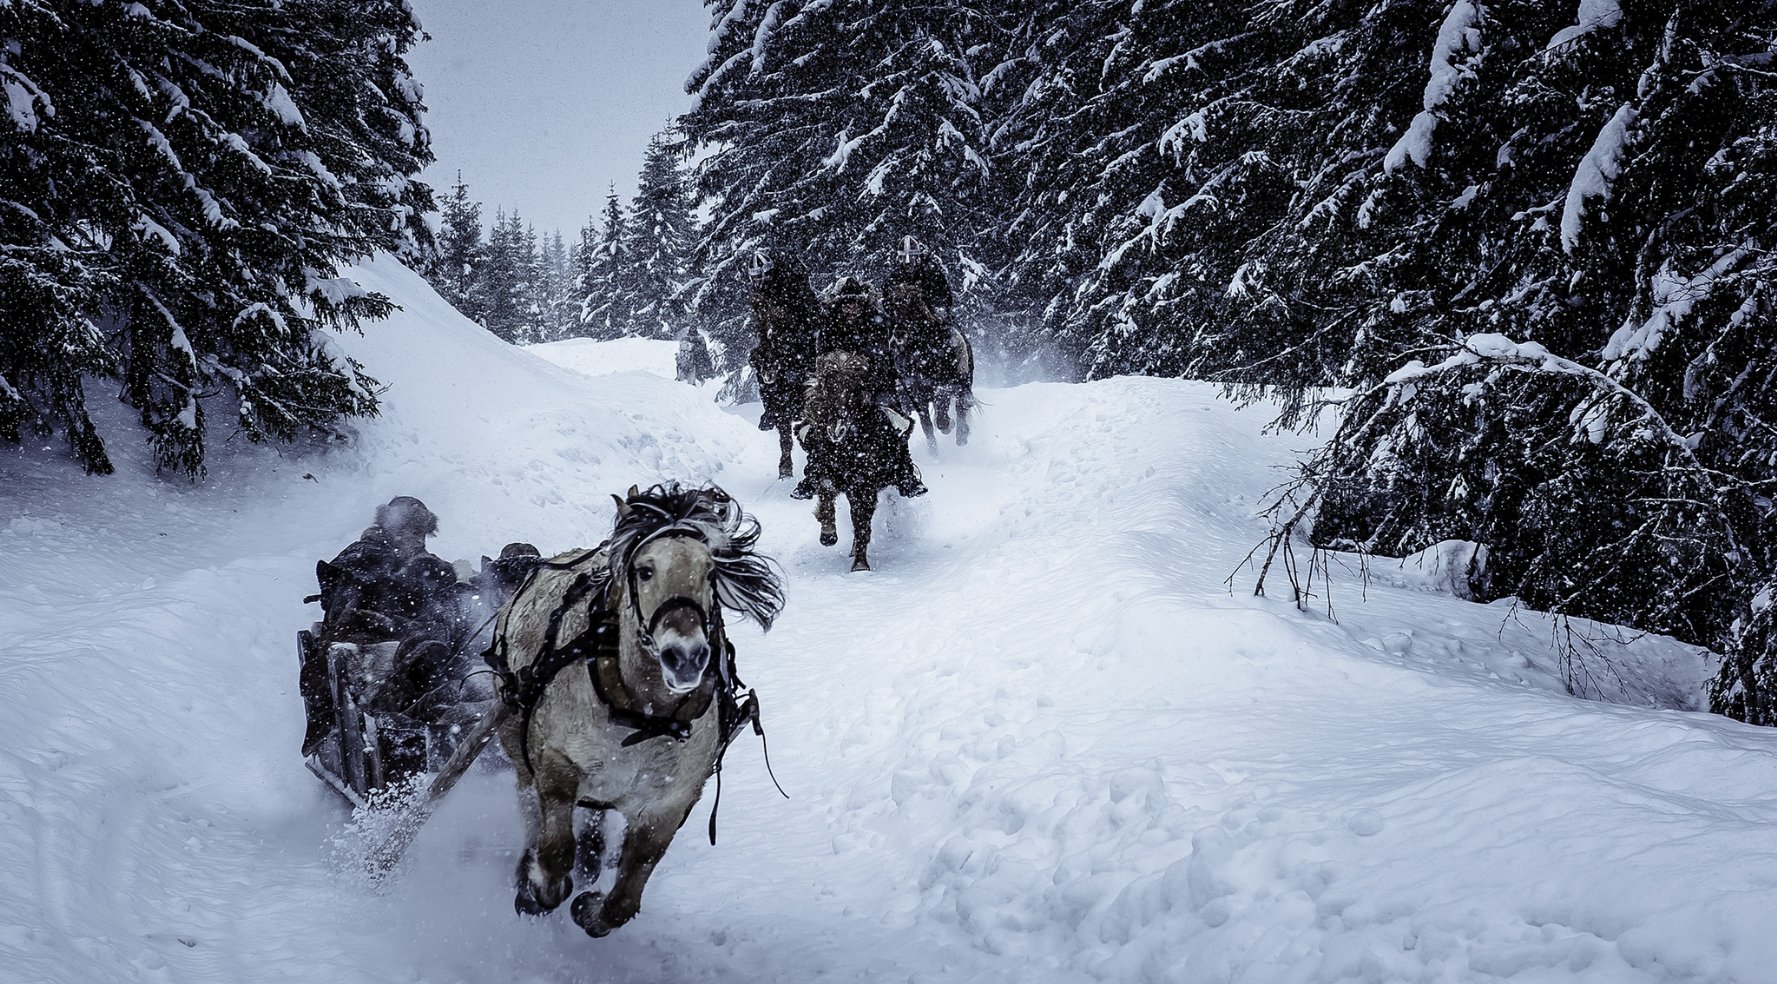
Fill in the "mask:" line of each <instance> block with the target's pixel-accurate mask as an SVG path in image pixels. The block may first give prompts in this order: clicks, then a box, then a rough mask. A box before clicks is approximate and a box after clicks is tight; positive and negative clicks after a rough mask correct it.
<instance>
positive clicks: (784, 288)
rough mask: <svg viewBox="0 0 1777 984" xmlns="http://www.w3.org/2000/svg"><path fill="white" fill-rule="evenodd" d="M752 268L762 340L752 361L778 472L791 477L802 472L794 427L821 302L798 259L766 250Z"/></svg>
mask: <svg viewBox="0 0 1777 984" xmlns="http://www.w3.org/2000/svg"><path fill="white" fill-rule="evenodd" d="M749 273H750V275H751V278H752V284H753V302H752V303H753V330H754V331H755V333H757V335H758V338H759V344H758V345H757V346H755V347H754V349H753V353H752V355H751V356H750V357H749V359H748V361H749V362H751V363H752V366H753V372H754V374H755V375H756V376H757V377H758V379H759V399H760V400H761V402H763V403H764V404H765V412H764V414H763V415H761V416H760V418H759V429H760V430H776V431H777V443H778V452H779V455H778V463H777V475H778V477H779V478H790V477H792V476H794V475H795V474H796V469H795V464H794V462H792V461H791V458H790V449H791V447H792V446H793V443H792V441H791V438H790V434H791V427H792V426H793V425H794V424H795V422H796V421H798V420H800V419H802V397H803V386H804V384H805V383H806V382H807V380H808V376H809V373H811V372H812V371H813V370H814V359H815V352H816V339H817V333H818V332H819V330H820V329H819V325H820V321H821V302H820V299H819V298H817V297H816V296H815V293H814V288H812V287H810V286H809V285H808V274H807V273H806V272H805V271H803V270H802V269H801V268H800V267H798V266H796V265H795V264H792V263H789V262H785V261H780V260H774V259H772V258H770V257H767V256H763V255H762V256H760V257H759V258H757V259H755V261H754V263H753V266H752V268H751V269H750V271H749Z"/></svg>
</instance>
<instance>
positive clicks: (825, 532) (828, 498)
mask: <svg viewBox="0 0 1777 984" xmlns="http://www.w3.org/2000/svg"><path fill="white" fill-rule="evenodd" d="M837 513H838V509H837V507H836V506H835V505H834V496H833V495H832V494H831V493H827V492H822V493H821V495H820V498H818V499H816V500H815V504H814V518H815V519H816V520H818V521H819V522H820V524H821V546H823V547H830V546H832V545H833V544H835V543H838V542H839V525H838V515H837Z"/></svg>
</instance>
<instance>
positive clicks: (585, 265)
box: [576, 187, 635, 339]
mask: <svg viewBox="0 0 1777 984" xmlns="http://www.w3.org/2000/svg"><path fill="white" fill-rule="evenodd" d="M599 218H600V220H601V222H600V226H599V230H598V239H597V240H596V242H594V244H593V247H592V249H591V251H590V252H587V251H586V249H585V247H584V246H582V248H581V250H582V253H583V254H584V257H585V258H584V259H583V260H582V262H581V273H580V278H579V283H578V284H576V287H577V289H578V291H579V294H580V334H582V335H584V336H586V337H588V338H600V339H608V338H622V337H624V336H625V335H630V334H634V331H633V320H632V317H631V311H632V310H633V308H632V306H631V305H632V303H633V301H634V298H635V289H634V280H633V278H634V264H633V263H632V262H631V257H630V254H629V248H630V245H631V240H630V237H629V216H628V214H627V212H626V210H625V209H624V207H623V201H622V200H621V199H619V198H618V197H617V189H616V188H615V187H612V188H611V189H610V191H609V192H607V193H606V195H605V208H604V211H603V212H601V213H600V215H599Z"/></svg>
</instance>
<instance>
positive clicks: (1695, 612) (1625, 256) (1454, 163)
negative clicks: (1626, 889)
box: [1259, 2, 1777, 719]
mask: <svg viewBox="0 0 1777 984" xmlns="http://www.w3.org/2000/svg"><path fill="white" fill-rule="evenodd" d="M1578 7H1579V9H1578V11H1577V13H1578V16H1577V17H1575V16H1574V12H1573V11H1568V12H1566V13H1561V12H1556V13H1555V14H1551V13H1550V11H1549V10H1548V9H1547V8H1545V7H1544V5H1541V4H1532V3H1523V4H1513V3H1503V2H1501V3H1489V4H1484V5H1481V4H1477V5H1469V6H1467V7H1465V6H1464V4H1462V3H1456V4H1452V5H1449V6H1448V7H1447V9H1446V10H1445V11H1444V14H1443V16H1442V18H1441V20H1439V21H1438V22H1437V24H1436V25H1432V24H1428V25H1427V28H1426V29H1425V30H1423V31H1422V32H1421V34H1422V36H1423V37H1426V38H1428V39H1429V42H1428V44H1427V48H1428V50H1429V51H1430V53H1431V56H1430V59H1429V62H1430V65H1431V69H1430V71H1429V72H1427V73H1425V74H1426V75H1427V77H1428V78H1429V82H1428V84H1427V86H1426V89H1425V93H1424V98H1423V99H1422V100H1420V101H1419V104H1418V106H1417V107H1408V108H1407V109H1406V110H1403V111H1402V112H1403V116H1402V120H1401V122H1402V125H1401V126H1400V128H1399V129H1398V130H1397V131H1396V132H1395V134H1394V136H1393V139H1392V140H1386V139H1374V138H1373V139H1371V140H1370V141H1366V142H1363V143H1353V144H1347V145H1344V147H1345V149H1344V150H1343V152H1342V153H1341V157H1342V158H1343V159H1345V160H1346V161H1347V162H1348V163H1346V164H1345V165H1344V174H1343V175H1342V176H1340V178H1339V180H1338V182H1336V183H1334V182H1328V186H1330V187H1337V188H1341V189H1349V190H1348V191H1345V192H1343V193H1340V194H1328V195H1326V196H1325V197H1323V198H1321V199H1320V200H1319V201H1317V202H1316V203H1315V205H1314V206H1313V208H1320V209H1322V211H1320V212H1318V213H1317V212H1315V211H1313V208H1311V209H1304V208H1303V207H1302V205H1301V203H1298V204H1297V205H1296V206H1294V208H1295V210H1296V211H1297V212H1298V213H1300V214H1301V215H1302V217H1303V218H1308V217H1309V216H1311V215H1312V216H1315V217H1316V220H1317V221H1315V222H1313V223H1305V222H1302V221H1300V220H1298V221H1293V222H1288V223H1284V224H1282V225H1281V226H1280V228H1281V229H1283V230H1284V231H1282V232H1280V233H1279V234H1278V236H1277V237H1275V241H1276V242H1277V244H1278V245H1277V246H1276V248H1275V249H1273V251H1272V255H1273V257H1274V260H1273V266H1272V268H1271V269H1270V271H1268V276H1267V278H1266V279H1264V280H1262V281H1259V283H1260V285H1261V287H1262V288H1263V289H1266V290H1270V291H1272V293H1273V296H1274V297H1277V298H1279V299H1280V300H1279V303H1278V306H1279V307H1280V308H1287V307H1289V306H1293V307H1294V308H1295V309H1296V310H1297V311H1302V312H1307V317H1306V318H1305V322H1304V325H1303V330H1302V335H1301V337H1303V338H1306V339H1311V340H1312V339H1327V338H1331V339H1332V340H1333V342H1334V343H1335V344H1333V345H1332V346H1330V347H1328V349H1327V351H1338V350H1339V348H1340V347H1343V348H1344V350H1345V352H1346V355H1345V359H1344V361H1343V362H1342V363H1341V364H1340V365H1339V366H1338V367H1337V368H1336V371H1330V372H1329V371H1327V369H1326V368H1322V369H1319V370H1314V369H1313V368H1312V365H1311V362H1310V360H1308V359H1307V358H1305V357H1301V356H1299V355H1298V356H1292V358H1293V359H1294V364H1295V365H1296V366H1297V367H1299V368H1297V369H1296V370H1294V371H1293V374H1292V375H1289V376H1286V377H1284V379H1285V381H1287V382H1289V384H1290V385H1291V386H1292V388H1293V389H1294V390H1295V391H1296V392H1298V393H1301V394H1303V395H1304V396H1305V397H1306V396H1308V395H1310V393H1309V391H1308V389H1307V387H1308V386H1310V385H1312V383H1313V381H1314V379H1315V378H1316V375H1317V373H1318V374H1322V375H1321V376H1320V378H1324V379H1325V380H1326V381H1328V382H1339V383H1344V384H1347V385H1356V386H1358V387H1360V389H1364V392H1363V393H1362V395H1360V396H1359V397H1357V398H1356V399H1353V400H1350V401H1348V402H1347V403H1346V404H1345V406H1344V414H1343V417H1342V421H1341V425H1340V428H1339V430H1338V431H1337V433H1336V434H1335V436H1334V438H1333V440H1332V441H1331V442H1330V443H1329V445H1328V446H1327V449H1326V450H1324V451H1323V452H1321V453H1320V454H1318V455H1317V456H1316V457H1315V458H1314V459H1313V460H1311V461H1310V462H1309V465H1308V470H1307V474H1308V477H1309V478H1310V480H1311V483H1312V485H1313V489H1314V491H1313V492H1312V493H1311V495H1312V496H1314V497H1315V499H1316V502H1317V505H1318V515H1317V517H1316V519H1315V524H1314V538H1315V541H1316V542H1317V543H1322V544H1338V545H1350V544H1357V545H1361V546H1363V547H1366V548H1368V549H1374V550H1378V551H1381V552H1384V553H1390V554H1400V553H1406V552H1410V551H1412V550H1416V549H1419V548H1422V547H1425V546H1427V545H1429V544H1430V543H1433V542H1435V541H1437V540H1440V539H1444V538H1449V537H1460V538H1464V539H1471V540H1475V541H1478V542H1480V543H1482V544H1484V545H1485V546H1486V547H1487V553H1486V557H1485V563H1484V564H1478V565H1477V566H1476V568H1475V569H1474V570H1473V571H1472V572H1471V583H1472V586H1473V587H1474V589H1475V593H1476V595H1477V596H1478V597H1480V598H1483V599H1486V598H1496V597H1504V596H1508V595H1509V596H1516V597H1518V598H1520V599H1521V600H1523V601H1524V602H1525V603H1526V604H1528V605H1530V606H1531V607H1535V608H1539V609H1543V610H1548V611H1553V612H1557V613H1562V614H1572V615H1583V616H1589V617H1595V618H1600V619H1604V620H1607V621H1611V622H1617V623H1622V624H1627V625H1631V626H1635V627H1638V628H1645V629H1651V630H1655V631H1661V632H1668V633H1671V634H1673V635H1676V636H1678V637H1680V638H1682V639H1686V640H1688V641H1692V642H1697V643H1701V644H1706V645H1711V646H1716V647H1730V646H1733V647H1737V648H1736V649H1735V650H1734V652H1735V653H1736V656H1737V658H1736V659H1734V660H1730V666H1729V667H1728V669H1727V671H1725V672H1724V677H1723V680H1722V681H1720V682H1718V692H1717V694H1716V706H1717V708H1718V709H1720V710H1725V711H1728V712H1730V713H1736V714H1738V715H1740V716H1743V717H1747V718H1749V719H1766V718H1767V715H1769V711H1768V710H1761V707H1764V708H1768V707H1769V706H1770V705H1769V704H1768V703H1763V702H1765V701H1768V700H1769V696H1767V695H1768V693H1769V691H1768V685H1767V684H1764V683H1761V680H1763V679H1768V670H1761V669H1760V667H1761V666H1762V665H1766V664H1767V663H1768V656H1767V654H1766V652H1765V650H1764V649H1763V648H1761V647H1764V646H1765V645H1766V643H1765V642H1763V641H1761V640H1762V639H1763V638H1764V636H1761V634H1760V633H1759V632H1758V630H1757V626H1758V624H1759V617H1760V616H1759V614H1755V613H1753V612H1750V611H1748V609H1747V608H1746V604H1747V595H1748V594H1749V593H1750V590H1749V584H1751V583H1752V582H1755V581H1756V580H1757V578H1758V577H1759V576H1761V573H1762V574H1763V576H1765V577H1768V576H1769V572H1770V571H1771V570H1772V569H1773V565H1772V557H1771V549H1770V547H1769V546H1767V544H1768V540H1769V538H1768V537H1767V536H1766V527H1767V523H1768V520H1769V515H1770V506H1769V502H1770V500H1769V493H1768V486H1769V484H1770V483H1771V482H1772V481H1773V480H1774V479H1777V475H1773V465H1772V462H1773V460H1777V459H1774V457H1773V451H1777V448H1773V447H1772V446H1771V443H1770V442H1771V438H1770V437H1769V436H1768V430H1767V428H1766V427H1765V426H1764V423H1763V422H1764V421H1765V420H1766V419H1767V418H1768V416H1769V410H1768V408H1769V407H1770V406H1771V400H1772V394H1771V392H1770V390H1769V384H1768V383H1767V382H1766V380H1767V379H1768V378H1769V377H1770V374H1771V373H1772V372H1773V371H1777V364H1773V363H1772V362H1771V360H1772V356H1771V353H1772V351H1773V348H1772V342H1773V341H1777V339H1773V338H1772V335H1771V331H1772V323H1771V309H1770V304H1771V298H1770V296H1769V291H1770V284H1771V282H1772V280H1771V274H1772V271H1771V269H1770V264H1771V259H1770V253H1769V246H1768V244H1769V243H1770V242H1771V239H1772V232H1773V227H1772V222H1773V214H1774V213H1777V193H1774V191H1777V168H1774V167H1773V161H1772V155H1771V141H1772V135H1771V127H1772V120H1773V119H1774V118H1777V115H1774V114H1773V112H1772V91H1771V90H1772V86H1773V79H1772V78H1771V77H1770V76H1769V74H1768V73H1767V72H1766V71H1765V69H1764V68H1763V67H1761V66H1764V65H1765V64H1767V63H1768V62H1769V61H1770V60H1771V57H1772V51H1773V36H1772V25H1773V24H1777V20H1773V17H1772V14H1773V6H1772V5H1771V4H1769V3H1761V4H1755V5H1751V6H1748V7H1745V8H1735V9H1728V8H1723V7H1717V6H1706V5H1694V4H1681V3H1673V2H1668V3H1648V4H1624V5H1622V6H1617V5H1615V4H1606V3H1595V2H1586V3H1581V4H1579V5H1578ZM1434 26H1435V27H1436V30H1435V32H1434V31H1433V30H1431V28H1432V27H1434ZM1387 133H1388V131H1387V130H1386V129H1382V130H1379V131H1378V132H1377V137H1381V136H1384V135H1386V134H1387ZM1366 143H1367V145H1368V146H1370V147H1371V148H1372V150H1370V151H1368V152H1361V153H1360V151H1359V149H1358V148H1360V147H1361V146H1363V145H1365V144H1366ZM1329 146H1333V147H1335V148H1338V147H1340V146H1341V145H1340V144H1338V143H1337V142H1334V141H1331V140H1329ZM1366 155H1367V156H1369V157H1370V158H1372V161H1371V163H1369V164H1367V165H1366V164H1362V163H1361V162H1359V163H1351V161H1352V159H1353V158H1354V157H1363V156H1366ZM1311 187H1312V186H1311ZM1323 202H1324V203H1325V205H1324V207H1323V205H1322V203H1323ZM1353 204H1355V206H1356V207H1355V209H1353V208H1350V207H1348V206H1350V205H1353ZM1317 271H1318V273H1317ZM1286 288H1287V289H1286ZM1495 333H1497V334H1495ZM1347 336H1348V337H1349V340H1348V341H1347V340H1346V337H1347ZM1506 336H1510V339H1514V340H1516V341H1508V340H1507V337H1506ZM1279 351H1286V352H1287V351H1288V350H1287V348H1280V349H1279ZM1452 351H1454V352H1455V354H1454V355H1451V356H1447V355H1446V353H1450V352H1452ZM1421 353H1423V354H1421ZM1416 354H1417V355H1418V359H1417V360H1416V362H1415V363H1410V364H1409V366H1408V368H1407V369H1405V370H1398V371H1394V372H1392V373H1391V372H1390V368H1389V367H1390V366H1391V364H1398V363H1399V362H1401V361H1402V360H1403V359H1406V358H1408V357H1410V356H1414V355H1416ZM1419 363H1434V364H1435V365H1434V367H1433V368H1431V369H1425V368H1420V367H1419ZM1748 626H1750V627H1751V628H1752V629H1753V631H1751V632H1746V631H1743V630H1745V629H1746V628H1747V627H1748ZM1761 673H1765V674H1767V676H1766V677H1761V675H1760V674H1761Z"/></svg>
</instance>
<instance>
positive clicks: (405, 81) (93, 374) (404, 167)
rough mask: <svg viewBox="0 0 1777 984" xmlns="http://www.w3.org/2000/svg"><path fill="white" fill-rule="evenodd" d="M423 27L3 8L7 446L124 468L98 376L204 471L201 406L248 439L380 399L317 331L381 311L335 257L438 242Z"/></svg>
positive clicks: (1, 402)
mask: <svg viewBox="0 0 1777 984" xmlns="http://www.w3.org/2000/svg"><path fill="white" fill-rule="evenodd" d="M418 34H419V29H418V25H417V24H416V23H415V22H414V20H413V17H412V13H411V11H410V10H409V9H408V7H407V4H406V3H405V2H402V0H371V2H361V3H360V2H346V0H306V2H291V3H284V4H245V5H243V4H235V3H220V2H213V0H185V2H179V3H175V2H170V0H144V2H142V3H131V4H120V3H101V4H67V3H53V2H48V0H14V2H10V3H6V4H4V5H0V95H3V98H4V102H5V105H6V109H7V112H6V114H5V116H4V119H3V120H0V128H4V132H5V133H6V139H5V140H4V141H0V202H4V203H5V204H4V205H0V247H3V248H0V296H4V297H5V298H6V304H5V306H4V307H3V308H0V328H3V330H0V438H4V439H8V440H14V441H16V440H19V439H21V438H22V436H23V435H24V434H25V433H27V432H37V433H45V434H47V433H51V432H54V431H61V432H62V433H63V434H64V435H65V436H66V438H67V440H68V442H69V444H70V447H71V449H72V451H73V453H74V455H75V456H76V457H77V459H78V460H80V461H81V463H82V464H84V465H85V466H86V468H87V469H88V470H89V471H92V472H109V471H111V470H112V465H111V461H110V456H109V455H108V454H107V452H106V448H105V440H104V438H103V437H102V436H101V435H100V434H99V432H98V428H97V427H96V426H95V425H94V423H93V421H92V419H91V417H90V416H89V414H88V410H87V394H86V387H87V385H88V384H89V383H90V382H91V381H93V380H103V379H113V380H117V381H118V382H120V383H121V384H122V395H123V399H124V400H125V401H126V402H127V403H128V404H129V405H130V406H132V407H133V408H135V409H136V410H137V411H138V412H139V414H140V417H141V420H142V423H143V424H144V426H145V427H146V428H147V430H148V432H149V436H150V441H151V444H152V447H153V451H154V457H155V460H156V461H157V463H158V464H159V466H160V467H162V468H164V469H169V470H175V471H183V472H185V473H187V474H189V475H192V476H197V475H199V474H201V473H202V471H203V460H204V449H205V446H206V440H205V438H206V434H207V433H208V413H209V411H210V409H211V408H212V407H224V408H226V410H225V412H228V413H229V414H230V415H231V416H232V418H233V420H234V422H235V424H236V425H237V426H238V427H239V428H240V429H241V431H242V433H244V434H245V436H246V437H247V438H248V439H250V440H255V441H258V440H265V439H268V438H280V439H289V438H293V437H295V436H296V435H297V434H298V433H299V432H300V431H301V430H303V429H305V428H309V427H317V426H326V425H327V424H329V423H330V422H332V421H334V420H336V419H337V418H339V417H340V416H342V415H352V414H368V413H373V412H374V411H375V407H376V399H375V396H374V393H373V382H372V380H370V379H369V378H368V377H367V376H365V374H364V372H363V370H362V367H360V366H358V365H357V364H356V363H354V362H352V361H351V360H350V359H349V358H347V357H345V356H343V355H341V354H339V353H338V352H337V350H336V349H334V348H333V347H332V346H331V345H330V343H329V341H328V339H327V330H328V329H335V328H351V327H354V326H356V325H357V324H358V323H359V321H360V320H362V319H366V318H375V317H378V316H381V315H382V314H384V313H386V311H387V310H388V304H387V301H386V300H385V299H383V298H381V297H377V296H374V295H371V294H369V293H368V292H366V291H364V290H362V289H361V288H359V287H358V286H357V285H356V284H355V283H353V282H352V281H351V280H349V279H348V278H343V277H340V276H339V275H338V268H339V267H340V265H341V264H343V263H345V262H349V261H350V260H352V259H355V258H358V257H362V256H365V255H368V254H369V253H371V252H373V251H375V250H378V249H390V250H395V251H397V252H400V253H403V254H404V255H407V256H409V257H410V258H414V259H422V258H423V254H424V253H425V251H427V250H429V249H430V248H431V247H432V244H431V240H430V234H429V232H428V230H427V228H426V226H425V222H424V216H425V213H427V212H429V211H430V209H431V207H432V203H431V194H430V191H429V190H428V189H426V188H425V186H423V185H420V184H418V183H417V182H415V181H413V180H412V177H413V175H414V174H416V173H417V172H418V171H419V169H420V168H421V167H422V166H424V164H425V163H427V162H428V161H429V160H430V151H429V148H428V141H427V135H426V131H425V129H424V127H423V126H422V125H421V123H420V114H421V104H420V91H419V87H418V85H417V83H415V82H414V81H413V79H412V77H411V76H410V75H409V73H408V70H407V66H406V64H405V61H404V55H405V52H406V51H407V50H408V47H409V46H410V45H411V44H412V43H413V42H414V40H415V39H416V38H417V37H418ZM70 52H80V53H81V56H80V57H70ZM130 134H134V135H135V136H134V137H133V138H132V137H127V135H130Z"/></svg>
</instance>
